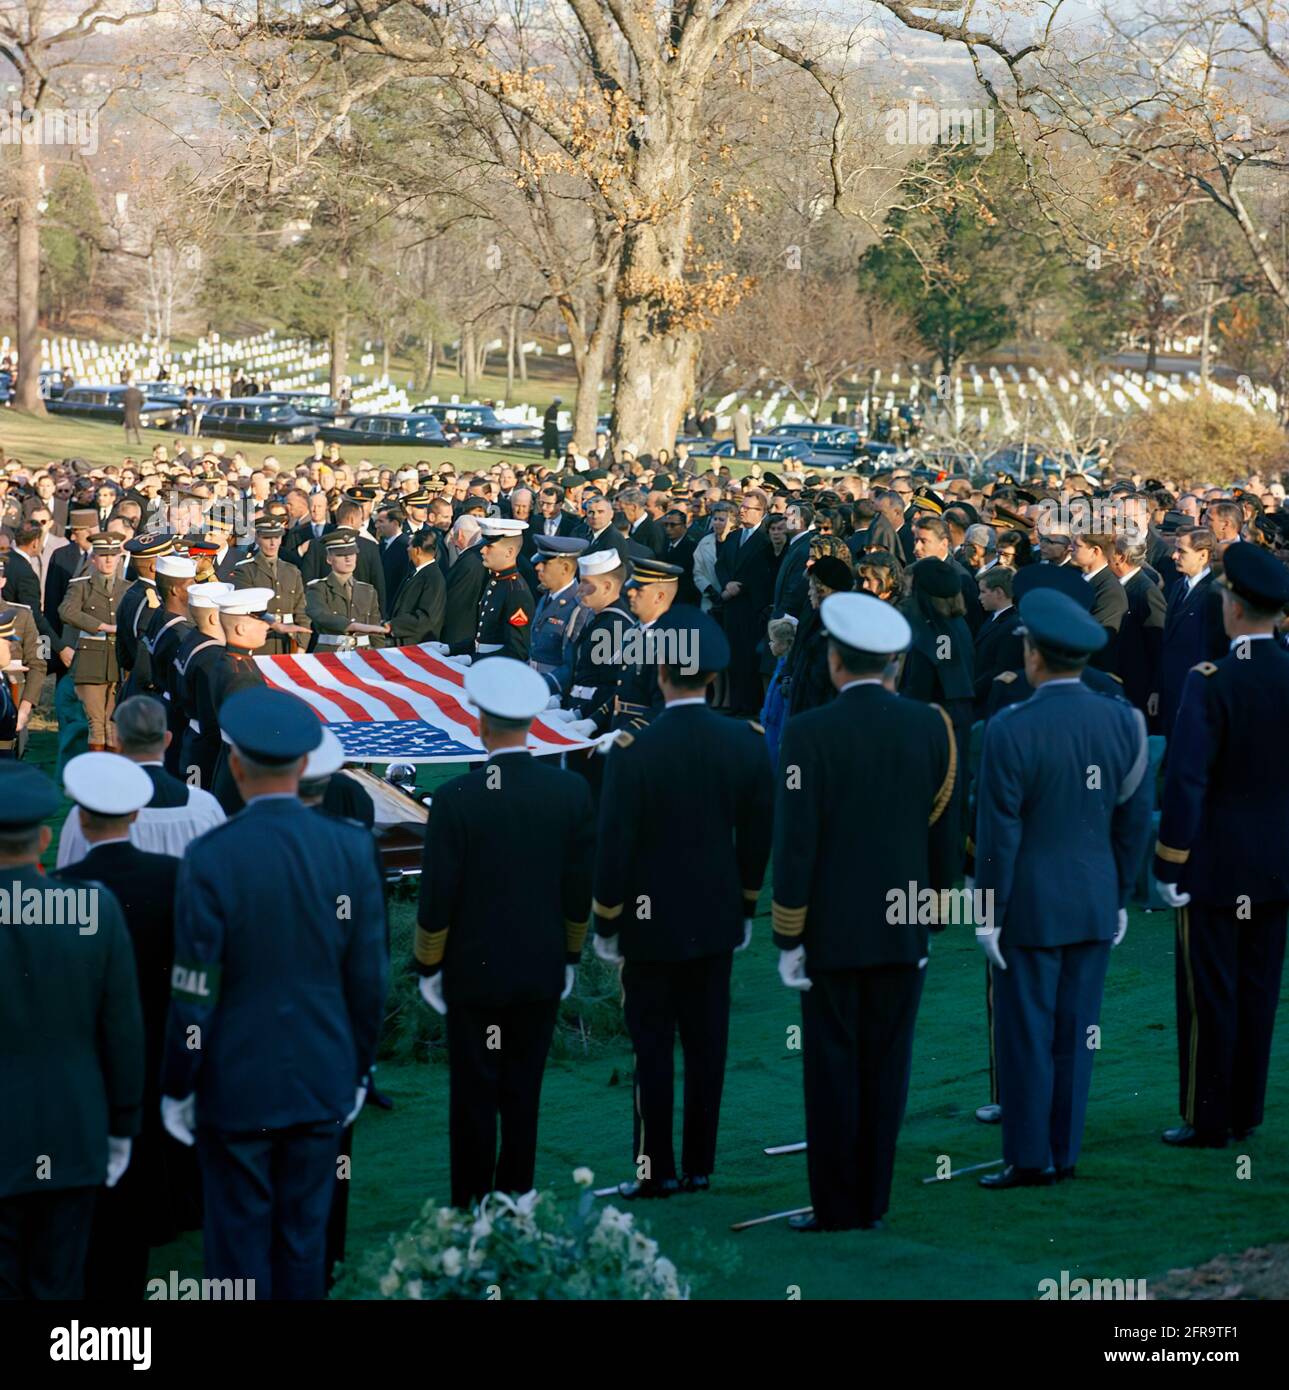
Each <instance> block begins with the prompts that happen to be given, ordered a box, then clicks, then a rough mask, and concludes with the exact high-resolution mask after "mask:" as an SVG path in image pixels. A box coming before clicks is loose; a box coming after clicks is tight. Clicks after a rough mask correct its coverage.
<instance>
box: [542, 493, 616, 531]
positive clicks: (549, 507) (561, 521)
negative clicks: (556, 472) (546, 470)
mask: <svg viewBox="0 0 1289 1390" xmlns="http://www.w3.org/2000/svg"><path fill="white" fill-rule="evenodd" d="M537 510H538V512H539V513H540V515H539V516H538V518H537V520H536V521H535V522H534V523H533V526H532V527H531V530H532V531H533V533H534V539H535V538H536V536H586V535H587V534H588V532H587V528H586V526H585V525H584V524H583V523H582V521H581V520H580V519H579V518H578V517H576V516H574V515H573V513H572V512H570V511H568V510H567V509H566V508H565V506H564V489H563V488H562V487H560V486H559V485H558V484H556V483H546V484H545V485H544V486H543V488H542V490H541V492H540V494H539V495H538V498H537ZM611 519H612V514H610V521H611Z"/></svg>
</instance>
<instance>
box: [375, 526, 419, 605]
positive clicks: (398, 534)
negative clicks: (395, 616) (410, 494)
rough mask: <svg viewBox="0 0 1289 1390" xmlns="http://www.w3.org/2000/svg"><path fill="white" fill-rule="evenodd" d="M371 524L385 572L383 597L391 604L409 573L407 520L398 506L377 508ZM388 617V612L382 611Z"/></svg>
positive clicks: (410, 563) (410, 567) (410, 564)
mask: <svg viewBox="0 0 1289 1390" xmlns="http://www.w3.org/2000/svg"><path fill="white" fill-rule="evenodd" d="M373 524H374V525H375V527H376V543H377V545H379V546H380V562H381V566H382V567H383V569H384V571H385V597H386V600H387V602H388V603H393V601H394V595H395V594H396V593H398V590H399V586H400V585H401V584H402V582H403V580H405V579H406V578H407V576H408V575H409V574H410V573H411V569H412V562H411V559H410V557H409V556H408V553H407V536H408V529H407V520H406V517H405V516H404V514H403V509H402V508H401V507H399V506H386V507H379V508H377V510H376V514H375V518H374V522H373ZM382 611H384V612H385V613H386V616H388V610H382Z"/></svg>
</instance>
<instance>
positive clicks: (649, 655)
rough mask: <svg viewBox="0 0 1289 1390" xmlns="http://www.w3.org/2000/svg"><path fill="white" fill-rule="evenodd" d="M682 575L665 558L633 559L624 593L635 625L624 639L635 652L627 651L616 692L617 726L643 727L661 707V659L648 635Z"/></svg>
mask: <svg viewBox="0 0 1289 1390" xmlns="http://www.w3.org/2000/svg"><path fill="white" fill-rule="evenodd" d="M680 575H681V569H680V566H679V565H672V564H668V563H667V562H666V561H665V560H635V561H633V562H632V565H631V577H630V578H629V579H628V580H627V582H626V583H625V584H624V585H623V592H624V593H625V594H626V598H627V603H628V604H629V605H630V608H631V612H632V614H633V616H634V617H635V620H636V625H635V627H634V628H633V629H632V630H630V631H629V632H628V633H627V634H626V635H625V637H624V642H625V644H626V646H627V648H628V649H630V648H632V647H633V646H634V651H632V650H628V651H627V653H626V657H627V659H626V660H625V661H624V663H623V667H622V674H621V675H620V676H619V677H618V685H617V689H616V690H615V691H614V693H613V716H612V725H611V726H612V727H613V728H614V729H643V728H644V727H645V725H646V724H648V723H649V722H650V721H651V720H652V719H653V718H654V717H655V716H656V715H657V714H658V713H659V711H660V710H661V709H662V690H661V689H660V687H659V685H658V662H657V660H656V659H655V657H654V655H653V640H654V639H653V638H651V637H650V636H649V634H650V633H651V632H652V630H653V629H654V627H655V626H656V625H657V623H658V621H659V620H660V619H661V618H662V616H663V614H664V613H666V612H667V610H668V609H669V608H670V607H671V605H672V604H673V603H674V602H675V601H676V592H677V588H678V585H679V582H680ZM642 639H643V640H642Z"/></svg>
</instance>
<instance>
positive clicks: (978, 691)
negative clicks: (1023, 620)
mask: <svg viewBox="0 0 1289 1390" xmlns="http://www.w3.org/2000/svg"><path fill="white" fill-rule="evenodd" d="M1014 579H1015V575H1014V574H1013V572H1012V571H1011V570H1009V569H1001V568H999V567H998V566H997V565H995V566H994V567H993V568H991V569H987V570H986V571H985V572H984V573H983V574H982V575H981V576H980V578H979V579H978V580H977V581H976V584H977V587H978V588H979V590H980V607H981V611H982V612H983V613H984V615H985V621H984V623H983V624H982V625H981V628H980V630H979V631H978V632H977V633H976V639H975V662H974V672H975V674H974V677H973V679H974V682H975V686H974V688H975V706H976V708H975V717H976V718H977V719H983V718H984V717H985V711H986V709H987V708H988V705H989V692H990V691H991V690H992V689H993V684H994V681H995V680H996V679H997V678H998V676H999V675H1000V674H1001V673H1002V672H1003V671H1016V670H1019V669H1020V667H1021V666H1023V665H1024V660H1025V649H1024V644H1023V642H1022V640H1021V637H1020V634H1019V633H1018V632H1017V628H1019V627H1020V613H1019V612H1018V611H1017V609H1016V605H1015V603H1014V602H1013V601H1012V581H1013V580H1014Z"/></svg>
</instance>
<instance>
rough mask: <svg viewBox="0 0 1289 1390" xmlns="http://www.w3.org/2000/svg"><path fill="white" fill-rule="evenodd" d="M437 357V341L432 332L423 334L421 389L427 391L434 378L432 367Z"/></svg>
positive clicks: (435, 363)
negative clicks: (423, 350)
mask: <svg viewBox="0 0 1289 1390" xmlns="http://www.w3.org/2000/svg"><path fill="white" fill-rule="evenodd" d="M437 359H438V343H437V342H436V341H435V338H434V335H433V334H432V333H427V334H426V335H425V359H424V365H423V367H422V377H421V390H422V391H428V390H429V389H430V383H431V382H432V381H433V380H434V368H435V366H436V365H437Z"/></svg>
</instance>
